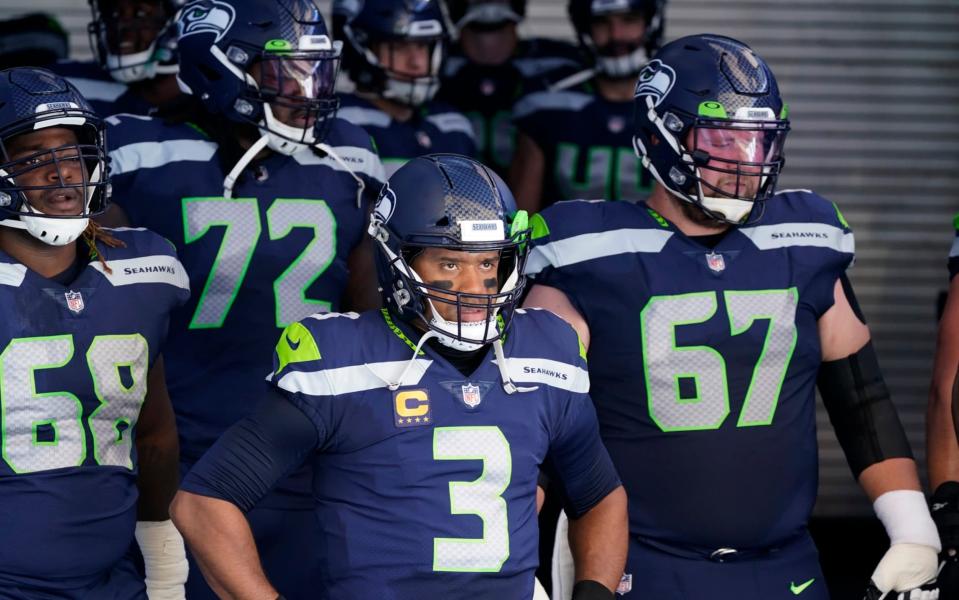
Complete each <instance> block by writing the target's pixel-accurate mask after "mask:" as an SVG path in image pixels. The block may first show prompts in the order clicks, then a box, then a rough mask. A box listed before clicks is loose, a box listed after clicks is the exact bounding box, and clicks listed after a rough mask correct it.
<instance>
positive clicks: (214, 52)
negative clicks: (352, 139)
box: [177, 0, 341, 154]
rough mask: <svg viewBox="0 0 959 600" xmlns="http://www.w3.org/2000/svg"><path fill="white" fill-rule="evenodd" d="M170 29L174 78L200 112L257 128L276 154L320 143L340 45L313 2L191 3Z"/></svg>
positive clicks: (329, 114) (332, 106) (332, 102)
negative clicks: (176, 66)
mask: <svg viewBox="0 0 959 600" xmlns="http://www.w3.org/2000/svg"><path fill="white" fill-rule="evenodd" d="M177 28H178V42H177V43H178V48H177V51H178V53H179V55H180V70H179V73H178V74H177V79H178V81H179V83H180V87H181V88H182V89H183V91H184V92H185V93H187V94H192V95H193V96H195V97H197V99H199V101H200V102H201V103H202V104H203V106H204V107H205V108H206V110H207V111H209V112H210V113H213V114H216V115H221V116H223V117H225V118H227V119H229V120H231V121H234V122H237V123H245V124H249V125H253V126H255V127H257V128H258V129H259V130H260V131H261V132H262V133H263V136H264V137H263V138H261V139H265V140H266V144H267V145H269V147H270V148H271V149H273V150H275V151H277V152H280V153H282V154H293V153H295V152H297V151H298V150H301V149H303V148H305V147H307V146H311V145H314V144H317V143H320V142H322V141H323V139H324V137H325V135H326V132H327V131H328V129H329V126H330V125H331V123H332V120H333V119H334V118H335V116H336V109H337V107H338V106H339V100H338V99H337V97H336V94H335V86H336V71H337V68H338V66H339V59H340V48H341V44H339V43H334V42H333V41H332V40H331V39H330V37H329V35H328V34H327V29H326V24H325V23H324V22H323V17H322V15H321V14H320V10H319V8H318V7H317V5H316V3H315V2H314V0H231V1H230V2H223V1H221V0H197V1H195V2H191V3H190V4H188V5H186V6H185V7H183V9H182V10H181V11H180V14H179V17H178V18H177ZM260 147H261V148H262V146H260Z"/></svg>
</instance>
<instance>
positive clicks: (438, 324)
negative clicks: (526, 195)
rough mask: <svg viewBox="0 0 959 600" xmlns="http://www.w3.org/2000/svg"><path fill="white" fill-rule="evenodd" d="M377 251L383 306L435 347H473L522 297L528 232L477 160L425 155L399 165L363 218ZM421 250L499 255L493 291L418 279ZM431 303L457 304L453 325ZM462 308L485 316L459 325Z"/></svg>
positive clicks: (499, 327) (497, 335)
mask: <svg viewBox="0 0 959 600" xmlns="http://www.w3.org/2000/svg"><path fill="white" fill-rule="evenodd" d="M369 232H370V235H371V236H373V238H374V240H375V244H376V246H377V274H378V276H379V282H380V289H381V291H382V293H383V298H384V303H385V305H386V306H387V308H388V309H389V310H390V312H392V313H393V314H394V315H396V316H398V317H399V318H401V319H404V320H406V321H415V320H417V319H419V320H420V321H422V323H424V324H425V325H426V326H427V327H429V329H430V330H432V331H434V332H435V337H437V338H438V339H439V341H440V342H441V343H443V344H444V345H446V346H449V347H451V348H454V349H458V350H467V351H469V350H476V349H479V348H480V347H482V346H483V345H485V344H488V343H490V342H494V341H496V340H499V339H501V338H502V336H503V335H504V333H505V331H506V329H507V327H508V326H509V322H510V317H511V316H512V314H513V310H514V309H515V307H516V304H517V303H518V302H519V300H520V297H521V296H522V294H523V288H524V287H525V284H526V277H525V276H524V275H523V268H524V265H525V262H526V254H527V249H528V244H527V241H528V239H529V235H530V230H529V227H528V218H527V214H526V211H517V210H516V201H515V200H514V199H513V194H512V193H511V192H510V191H509V188H507V187H506V184H505V183H504V182H503V180H502V179H500V177H499V176H498V175H496V173H494V172H493V171H492V170H490V169H488V168H486V167H485V166H483V165H482V164H480V163H479V162H477V161H475V160H473V159H471V158H467V157H465V156H458V155H454V154H430V155H426V156H421V157H419V158H414V159H413V160H411V161H409V162H408V163H406V164H405V165H404V166H402V167H401V168H400V169H399V170H398V171H396V173H394V174H393V176H392V177H390V179H389V181H388V182H387V183H386V184H385V185H384V186H383V189H382V190H381V192H380V195H379V198H378V200H377V202H376V204H375V208H374V210H373V214H372V217H371V220H370V230H369ZM424 248H448V249H450V250H454V251H468V252H488V251H498V252H499V253H500V263H499V272H498V283H499V289H498V290H497V292H496V293H492V294H479V293H464V292H454V291H451V290H450V289H448V288H444V287H440V286H436V285H431V284H429V283H427V282H424V281H423V279H422V278H421V277H420V275H419V274H417V273H416V271H414V270H413V268H412V266H411V265H412V263H413V260H414V258H415V257H416V255H417V254H418V253H419V252H420V251H422V250H423V249H424ZM437 303H444V304H447V305H455V306H456V314H457V318H456V320H455V321H447V320H445V319H443V318H442V317H441V316H440V315H439V313H438V312H437V311H436V309H435V306H436V305H437ZM464 310H471V311H472V310H482V311H485V318H483V319H478V320H476V321H464V320H463V319H462V318H461V317H460V315H462V311H464Z"/></svg>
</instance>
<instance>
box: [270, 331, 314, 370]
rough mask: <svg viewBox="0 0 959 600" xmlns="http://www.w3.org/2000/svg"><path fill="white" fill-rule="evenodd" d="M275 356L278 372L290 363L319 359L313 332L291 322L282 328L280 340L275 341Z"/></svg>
mask: <svg viewBox="0 0 959 600" xmlns="http://www.w3.org/2000/svg"><path fill="white" fill-rule="evenodd" d="M276 358H277V360H279V364H278V365H277V367H276V372H277V373H279V372H281V371H282V370H283V369H285V368H286V366H287V365H289V364H291V363H299V362H308V361H311V360H320V350H319V348H317V347H316V341H315V340H314V339H313V334H311V333H310V331H309V330H308V329H307V328H306V327H304V326H303V325H302V324H300V323H293V324H292V325H290V326H289V327H287V328H286V329H284V330H283V333H282V334H281V335H280V341H279V342H277V343H276Z"/></svg>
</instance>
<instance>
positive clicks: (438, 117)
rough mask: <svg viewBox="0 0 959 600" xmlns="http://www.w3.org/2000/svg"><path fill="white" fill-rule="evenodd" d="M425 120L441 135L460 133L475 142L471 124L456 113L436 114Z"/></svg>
mask: <svg viewBox="0 0 959 600" xmlns="http://www.w3.org/2000/svg"><path fill="white" fill-rule="evenodd" d="M426 120H427V121H429V122H430V123H432V124H433V125H434V126H435V127H436V128H437V129H439V130H440V131H442V132H443V133H457V132H458V133H462V134H465V135H468V136H469V138H470V139H471V140H473V141H476V133H475V132H474V131H473V124H472V123H470V121H469V119H467V118H466V117H464V116H463V115H461V114H460V113H456V112H445V113H437V114H435V115H430V116H428V117H426Z"/></svg>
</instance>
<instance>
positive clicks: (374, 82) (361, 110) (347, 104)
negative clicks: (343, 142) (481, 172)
mask: <svg viewBox="0 0 959 600" xmlns="http://www.w3.org/2000/svg"><path fill="white" fill-rule="evenodd" d="M333 25H334V32H333V35H334V37H335V38H336V39H337V40H342V42H343V66H344V68H345V69H346V72H347V74H348V75H349V77H350V79H351V80H352V81H353V83H354V84H355V86H356V90H355V92H354V93H353V94H344V95H343V96H342V98H341V107H340V117H342V118H344V119H346V120H347V121H350V122H351V123H354V124H356V125H360V126H362V127H363V128H364V129H366V130H367V131H368V132H369V134H370V135H371V136H373V140H374V141H375V142H376V147H377V149H378V150H379V153H380V157H381V158H382V160H383V165H384V167H385V168H386V173H387V175H389V174H390V173H392V172H393V171H395V170H396V169H398V168H399V167H400V166H401V165H403V163H405V162H406V161H407V160H409V159H411V158H413V157H416V156H421V155H423V154H428V153H430V152H452V153H457V154H463V155H467V156H472V155H474V154H475V153H476V142H475V140H474V136H473V126H472V125H471V124H470V122H469V121H468V120H467V119H466V117H465V116H463V115H462V114H461V113H459V112H457V111H456V110H455V109H454V108H453V107H452V106H449V105H448V104H446V103H444V102H439V101H436V100H433V96H435V95H436V90H437V89H438V88H439V71H440V67H441V65H442V63H443V57H444V55H445V52H446V44H447V43H448V37H449V36H448V33H447V30H446V21H445V19H444V18H443V12H442V10H441V8H440V5H439V0H426V1H421V2H408V1H402V2H397V1H396V0H365V1H364V2H359V3H357V2H354V1H352V0H335V1H334V2H333Z"/></svg>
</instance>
